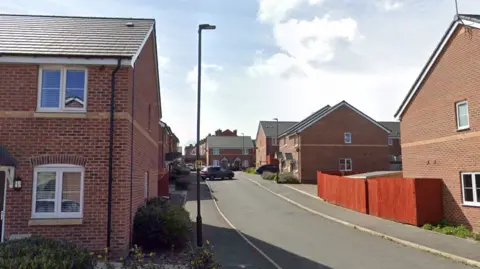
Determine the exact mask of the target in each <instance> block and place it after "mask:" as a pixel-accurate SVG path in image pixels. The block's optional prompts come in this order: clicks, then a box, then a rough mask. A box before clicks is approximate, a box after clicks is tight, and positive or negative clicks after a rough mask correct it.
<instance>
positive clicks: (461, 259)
mask: <svg viewBox="0 0 480 269" xmlns="http://www.w3.org/2000/svg"><path fill="white" fill-rule="evenodd" d="M240 178H243V179H247V180H249V181H250V182H252V183H254V184H256V185H258V186H259V187H261V188H263V189H265V190H266V191H268V192H270V193H272V194H273V195H275V196H278V197H280V198H282V199H284V200H285V201H287V202H289V203H291V204H293V205H295V206H297V207H300V208H302V209H304V210H306V211H308V212H310V213H312V214H315V215H318V216H320V217H323V218H326V219H328V220H331V221H334V222H337V223H340V224H343V225H345V226H348V227H351V228H354V229H357V230H359V231H362V232H366V233H369V234H371V235H374V236H378V237H382V238H384V239H388V240H390V241H393V242H396V243H398V244H401V245H404V246H407V247H412V248H415V249H419V250H423V251H426V252H430V253H433V254H436V255H439V256H442V257H444V258H448V259H450V260H454V261H457V262H460V263H464V264H468V265H471V266H475V267H479V268H480V262H479V261H476V260H471V259H467V258H464V257H460V256H457V255H454V254H450V253H448V252H443V251H440V250H437V249H433V248H430V247H427V246H424V245H420V244H417V243H413V242H410V241H407V240H403V239H400V238H397V237H393V236H390V235H387V234H384V233H380V232H377V231H374V230H370V229H368V228H365V227H362V226H358V225H355V224H353V223H350V222H347V221H344V220H341V219H337V218H334V217H332V216H329V215H326V214H323V213H320V212H318V211H316V210H314V209H311V208H309V207H306V206H304V205H302V204H300V203H297V202H295V201H293V200H292V199H290V198H287V197H285V196H283V195H281V194H278V193H276V192H274V191H272V190H270V189H269V188H267V187H265V186H263V185H262V184H260V183H258V182H257V181H255V180H253V179H250V178H248V177H245V176H242V175H240Z"/></svg>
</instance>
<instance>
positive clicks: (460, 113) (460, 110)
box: [455, 101, 470, 130]
mask: <svg viewBox="0 0 480 269" xmlns="http://www.w3.org/2000/svg"><path fill="white" fill-rule="evenodd" d="M455 107H456V111H457V129H458V130H464V129H468V128H469V127H470V122H469V119H468V102H467V101H462V102H457V103H456V104H455Z"/></svg>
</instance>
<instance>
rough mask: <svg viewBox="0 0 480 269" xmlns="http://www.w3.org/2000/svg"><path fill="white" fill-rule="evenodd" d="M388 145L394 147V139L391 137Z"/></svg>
mask: <svg viewBox="0 0 480 269" xmlns="http://www.w3.org/2000/svg"><path fill="white" fill-rule="evenodd" d="M388 145H389V146H391V145H393V139H392V138H391V137H389V138H388Z"/></svg>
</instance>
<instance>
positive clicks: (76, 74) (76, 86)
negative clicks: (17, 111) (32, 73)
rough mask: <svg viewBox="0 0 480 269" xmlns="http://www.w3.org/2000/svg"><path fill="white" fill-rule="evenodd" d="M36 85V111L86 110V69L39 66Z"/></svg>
mask: <svg viewBox="0 0 480 269" xmlns="http://www.w3.org/2000/svg"><path fill="white" fill-rule="evenodd" d="M38 85H39V89H38V107H37V110H38V111H43V112H57V111H63V112H68V111H73V112H78V111H80V112H84V111H86V107H87V70H86V69H81V68H41V69H40V74H39V82H38Z"/></svg>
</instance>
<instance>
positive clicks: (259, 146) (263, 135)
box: [255, 121, 297, 167]
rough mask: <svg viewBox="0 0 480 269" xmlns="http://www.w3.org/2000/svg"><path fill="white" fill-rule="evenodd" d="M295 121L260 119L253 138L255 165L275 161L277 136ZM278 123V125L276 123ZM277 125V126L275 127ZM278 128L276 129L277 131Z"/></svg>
mask: <svg viewBox="0 0 480 269" xmlns="http://www.w3.org/2000/svg"><path fill="white" fill-rule="evenodd" d="M296 123H297V122H295V121H278V122H277V121H260V122H259V124H258V129H257V137H256V139H255V144H256V145H255V153H256V166H257V167H258V166H260V165H264V164H270V163H275V164H277V163H278V162H277V160H276V159H275V152H277V151H278V143H277V136H278V135H280V134H281V133H283V132H285V130H287V129H288V128H290V127H292V126H293V125H294V124H296ZM277 124H278V125H277ZM277 127H278V128H277ZM277 129H278V131H277Z"/></svg>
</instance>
